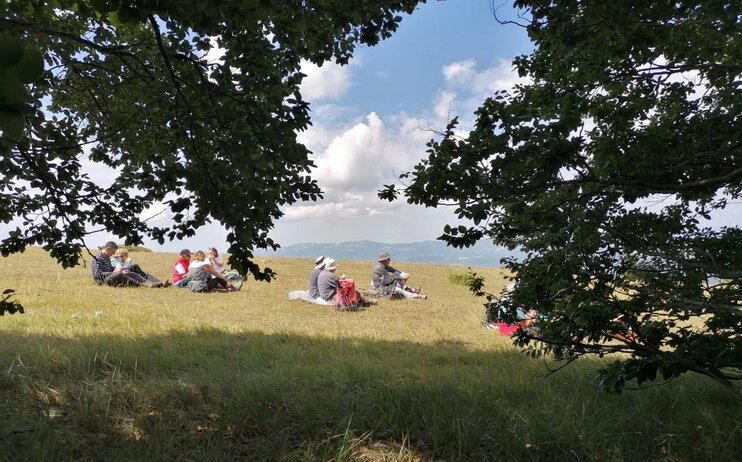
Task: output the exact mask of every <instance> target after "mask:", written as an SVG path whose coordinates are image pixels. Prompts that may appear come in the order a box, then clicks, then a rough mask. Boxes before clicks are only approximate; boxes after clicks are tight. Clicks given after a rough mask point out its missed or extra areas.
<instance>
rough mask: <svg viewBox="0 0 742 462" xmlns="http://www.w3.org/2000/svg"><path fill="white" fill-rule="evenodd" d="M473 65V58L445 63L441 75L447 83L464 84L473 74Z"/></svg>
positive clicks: (474, 64)
mask: <svg viewBox="0 0 742 462" xmlns="http://www.w3.org/2000/svg"><path fill="white" fill-rule="evenodd" d="M475 66H476V63H475V62H474V60H473V59H467V60H466V61H458V62H455V63H451V64H446V65H445V66H443V77H444V78H445V80H446V83H449V84H457V83H458V84H465V83H466V82H468V81H469V80H471V78H472V76H473V75H474V74H475V72H474V68H475Z"/></svg>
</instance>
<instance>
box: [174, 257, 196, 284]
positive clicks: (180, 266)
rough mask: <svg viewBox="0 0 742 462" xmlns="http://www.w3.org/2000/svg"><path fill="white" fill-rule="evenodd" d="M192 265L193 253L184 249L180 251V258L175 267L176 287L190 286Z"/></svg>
mask: <svg viewBox="0 0 742 462" xmlns="http://www.w3.org/2000/svg"><path fill="white" fill-rule="evenodd" d="M190 264H191V251H190V250H188V249H183V250H181V251H180V257H178V259H177V260H176V261H175V264H174V265H173V274H172V280H173V284H174V285H175V287H185V286H187V285H188V265H190Z"/></svg>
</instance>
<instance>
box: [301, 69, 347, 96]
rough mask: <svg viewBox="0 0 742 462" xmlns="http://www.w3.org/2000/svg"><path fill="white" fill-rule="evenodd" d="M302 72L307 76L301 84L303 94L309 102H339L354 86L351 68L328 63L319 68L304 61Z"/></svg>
mask: <svg viewBox="0 0 742 462" xmlns="http://www.w3.org/2000/svg"><path fill="white" fill-rule="evenodd" d="M301 71H302V73H304V74H306V77H304V80H303V81H302V83H301V94H302V96H303V97H304V99H306V100H307V101H321V100H338V99H340V98H342V97H343V96H345V94H346V93H347V91H348V89H349V88H350V87H351V85H352V81H351V70H350V67H349V66H341V65H339V64H335V63H332V62H327V63H325V64H323V65H322V67H319V66H317V65H316V64H314V63H311V62H309V61H302V63H301Z"/></svg>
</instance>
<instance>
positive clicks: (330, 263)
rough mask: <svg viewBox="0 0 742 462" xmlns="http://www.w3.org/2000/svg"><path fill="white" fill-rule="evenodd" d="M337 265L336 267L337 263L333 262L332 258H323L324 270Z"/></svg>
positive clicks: (334, 267)
mask: <svg viewBox="0 0 742 462" xmlns="http://www.w3.org/2000/svg"><path fill="white" fill-rule="evenodd" d="M337 267H338V265H337V264H336V263H335V260H333V259H332V258H326V259H325V269H326V270H330V271H332V270H335V269H337Z"/></svg>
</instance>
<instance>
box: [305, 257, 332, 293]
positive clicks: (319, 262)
mask: <svg viewBox="0 0 742 462" xmlns="http://www.w3.org/2000/svg"><path fill="white" fill-rule="evenodd" d="M330 260H332V259H331V258H330ZM324 268H325V257H324V255H320V256H319V257H317V259H316V260H314V269H313V270H312V272H311V273H309V296H310V297H312V298H317V297H319V287H318V286H317V279H318V278H319V274H320V273H321V272H322V270H323V269H324Z"/></svg>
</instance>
